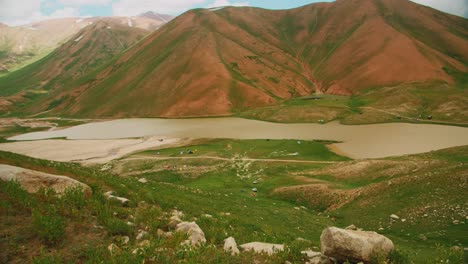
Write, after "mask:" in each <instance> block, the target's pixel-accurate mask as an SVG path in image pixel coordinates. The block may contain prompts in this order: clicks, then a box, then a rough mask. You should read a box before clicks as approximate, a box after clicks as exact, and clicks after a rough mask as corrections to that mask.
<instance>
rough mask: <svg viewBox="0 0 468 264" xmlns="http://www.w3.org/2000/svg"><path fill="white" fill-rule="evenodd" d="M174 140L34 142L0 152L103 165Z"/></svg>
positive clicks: (15, 144) (6, 145) (7, 145)
mask: <svg viewBox="0 0 468 264" xmlns="http://www.w3.org/2000/svg"><path fill="white" fill-rule="evenodd" d="M179 141H180V139H178V138H161V137H146V138H139V139H116V140H62V139H59V140H38V141H19V142H13V143H4V144H0V150H3V151H9V152H14V153H19V154H22V155H26V156H30V157H34V158H39V159H47V160H54V161H65V162H80V163H83V164H95V163H106V162H109V161H111V160H114V159H118V158H121V157H123V156H125V155H128V154H130V153H133V152H137V151H141V150H145V149H150V148H156V147H161V146H167V147H169V146H172V145H174V144H176V143H178V142H179Z"/></svg>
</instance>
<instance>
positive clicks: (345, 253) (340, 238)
mask: <svg viewBox="0 0 468 264" xmlns="http://www.w3.org/2000/svg"><path fill="white" fill-rule="evenodd" d="M320 244H321V251H322V254H324V255H326V256H328V257H331V258H335V259H336V260H338V261H354V262H360V261H363V262H366V263H368V262H370V260H371V258H372V257H373V256H376V255H379V256H381V255H388V253H390V252H391V251H392V250H393V249H394V246H393V242H392V241H391V240H390V239H388V238H387V237H385V236H383V235H380V234H377V233H376V232H367V231H354V230H346V229H341V228H337V227H329V228H326V229H325V230H323V232H322V235H321V236H320Z"/></svg>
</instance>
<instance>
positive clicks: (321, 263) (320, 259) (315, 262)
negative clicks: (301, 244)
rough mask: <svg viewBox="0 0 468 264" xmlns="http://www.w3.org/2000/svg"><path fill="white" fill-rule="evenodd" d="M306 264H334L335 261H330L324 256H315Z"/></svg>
mask: <svg viewBox="0 0 468 264" xmlns="http://www.w3.org/2000/svg"><path fill="white" fill-rule="evenodd" d="M307 263H308V264H333V263H336V262H335V261H332V260H331V259H330V258H329V257H327V256H324V255H322V254H320V255H318V256H315V257H313V258H311V259H310V260H309V262H307Z"/></svg>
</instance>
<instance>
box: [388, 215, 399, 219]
mask: <svg viewBox="0 0 468 264" xmlns="http://www.w3.org/2000/svg"><path fill="white" fill-rule="evenodd" d="M390 218H391V219H393V220H398V219H400V217H399V216H398V215H396V214H392V215H390Z"/></svg>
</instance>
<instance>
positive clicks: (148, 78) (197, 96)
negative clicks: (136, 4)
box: [34, 0, 468, 117]
mask: <svg viewBox="0 0 468 264" xmlns="http://www.w3.org/2000/svg"><path fill="white" fill-rule="evenodd" d="M467 21H468V20H466V19H463V18H459V17H456V16H452V15H448V14H444V13H442V12H439V11H436V10H433V9H430V8H427V7H424V6H420V5H418V4H415V3H412V2H409V1H406V0H346V1H344V0H339V1H336V2H331V3H318V4H311V5H306V6H303V7H300V8H295V9H289V10H275V11H273V10H265V9H260V8H253V7H225V8H222V9H217V10H214V11H212V10H207V9H194V10H190V11H188V12H186V13H184V14H182V15H181V16H179V17H177V18H175V19H173V20H171V21H170V22H169V23H168V24H166V25H165V26H164V27H162V28H161V29H160V30H158V31H157V32H155V33H153V34H152V35H150V36H149V37H147V38H146V39H144V40H143V41H141V42H139V43H137V44H136V45H135V46H134V47H132V48H131V49H129V50H127V51H126V52H125V53H123V54H122V55H120V56H119V57H118V58H116V60H115V62H113V64H112V65H109V66H107V67H105V68H103V69H102V70H101V71H100V72H98V73H96V74H94V75H93V76H90V78H89V79H90V81H89V82H85V83H82V84H80V85H79V86H78V87H74V89H76V90H79V91H81V92H80V95H79V97H77V98H73V99H70V100H69V101H68V102H63V103H62V104H61V105H60V107H58V108H57V109H56V110H53V111H52V113H54V112H55V113H60V114H65V115H71V116H99V117H101V116H106V117H111V116H112V117H121V116H122V117H123V116H162V117H184V116H219V115H230V114H232V113H235V112H238V111H242V110H245V109H251V108H255V107H261V106H268V105H273V104H275V103H278V102H281V101H283V100H288V99H291V98H294V97H301V96H306V95H310V94H312V93H314V92H316V93H329V94H339V95H352V94H359V93H360V92H361V91H363V90H365V89H370V88H372V87H382V86H395V85H399V84H405V83H407V84H410V83H414V82H423V83H424V82H444V83H447V84H449V85H453V84H454V83H455V82H456V80H455V77H454V76H455V75H457V74H461V75H464V74H466V72H468V67H467V63H466V62H467V61H468V45H466V44H468V42H467V40H466V39H467V36H468V30H467V28H468V22H467ZM421 32H422V33H421ZM423 33H424V34H423ZM74 89H73V88H72V89H70V90H68V91H61V96H63V94H66V93H70V94H73V93H75V92H74V91H73V90H74ZM52 100H57V98H56V95H54V94H51V96H50V97H48V98H47V99H46V100H45V101H44V103H42V105H43V106H44V105H49V104H50V101H52ZM46 101H47V102H46ZM98 102H104V103H98ZM133 102H138V104H135V103H133ZM97 105H99V107H97ZM34 109H35V110H39V109H38V108H37V107H35V108H34Z"/></svg>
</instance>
